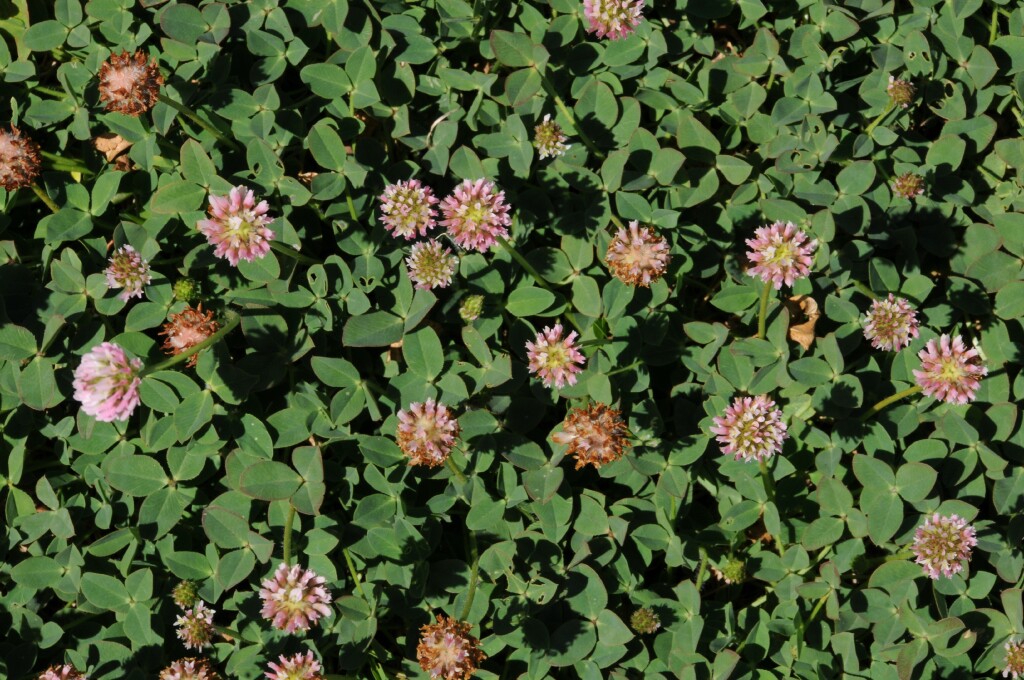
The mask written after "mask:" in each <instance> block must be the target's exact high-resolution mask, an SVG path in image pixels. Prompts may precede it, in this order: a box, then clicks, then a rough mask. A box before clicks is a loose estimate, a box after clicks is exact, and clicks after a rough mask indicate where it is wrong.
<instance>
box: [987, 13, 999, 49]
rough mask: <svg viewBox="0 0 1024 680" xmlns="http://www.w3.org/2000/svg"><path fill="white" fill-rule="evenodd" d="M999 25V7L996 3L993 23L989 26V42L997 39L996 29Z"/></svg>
mask: <svg viewBox="0 0 1024 680" xmlns="http://www.w3.org/2000/svg"><path fill="white" fill-rule="evenodd" d="M998 27H999V7H998V5H994V6H993V7H992V23H991V24H990V25H989V27H988V44H989V45H991V44H992V43H994V42H995V41H996V31H997V29H998Z"/></svg>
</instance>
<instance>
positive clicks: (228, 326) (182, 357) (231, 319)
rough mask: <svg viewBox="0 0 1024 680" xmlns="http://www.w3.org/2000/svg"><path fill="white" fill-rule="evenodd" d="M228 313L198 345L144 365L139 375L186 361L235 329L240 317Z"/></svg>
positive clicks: (144, 375)
mask: <svg viewBox="0 0 1024 680" xmlns="http://www.w3.org/2000/svg"><path fill="white" fill-rule="evenodd" d="M229 315H230V316H228V320H227V322H226V323H225V324H224V325H223V326H222V327H221V328H220V330H218V331H217V332H216V333H214V334H213V335H211V336H210V337H208V338H207V339H206V340H203V341H202V342H200V343H199V344H198V345H194V346H192V347H190V348H189V349H187V350H185V351H184V352H182V353H181V354H176V355H174V356H173V357H171V358H170V359H165V360H164V361H161V362H160V363H157V364H153V365H152V366H147V367H145V368H144V369H142V372H141V373H139V377H140V378H144V377H146V376H147V375H150V374H152V373H156V372H157V371H163V370H166V369H168V368H170V367H171V366H174V365H176V364H180V363H181V362H183V361H186V360H187V359H188V358H189V357H191V356H193V355H195V354H198V353H199V352H202V351H203V350H204V349H206V348H207V347H210V346H212V345H214V344H216V343H217V342H219V341H220V339H221V338H223V337H224V336H225V335H227V334H228V333H230V332H231V331H233V330H234V329H235V326H237V325H238V324H239V322H241V320H242V317H241V316H239V315H238V314H236V313H234V312H229Z"/></svg>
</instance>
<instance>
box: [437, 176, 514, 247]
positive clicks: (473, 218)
mask: <svg viewBox="0 0 1024 680" xmlns="http://www.w3.org/2000/svg"><path fill="white" fill-rule="evenodd" d="M508 211H509V206H508V204H507V203H505V192H504V191H498V189H497V188H496V187H495V186H494V182H489V181H487V180H486V179H477V180H472V179H467V180H464V181H463V182H462V184H460V185H459V186H457V187H455V190H454V191H452V193H451V195H450V196H447V197H446V198H445V199H444V200H443V201H441V215H442V217H444V219H443V220H441V225H442V226H444V227H445V228H446V229H447V230H448V234H449V235H450V236H451V237H452V240H453V241H455V243H456V245H458V246H459V247H460V248H468V249H470V250H478V251H480V252H486V251H488V250H490V249H491V246H493V245H494V244H495V243H497V242H498V238H507V237H508V228H509V226H510V225H511V224H512V218H511V217H510V216H509V214H508Z"/></svg>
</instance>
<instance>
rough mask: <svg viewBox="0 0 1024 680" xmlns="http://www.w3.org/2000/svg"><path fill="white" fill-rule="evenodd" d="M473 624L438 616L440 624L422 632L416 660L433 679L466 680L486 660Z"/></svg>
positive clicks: (435, 624) (427, 627)
mask: <svg viewBox="0 0 1024 680" xmlns="http://www.w3.org/2000/svg"><path fill="white" fill-rule="evenodd" d="M471 629H472V626H470V624H468V623H465V622H464V621H456V620H455V619H453V618H451V617H450V616H441V615H440V614H438V615H437V623H431V624H427V625H425V626H423V627H422V628H421V629H420V644H419V646H418V647H416V658H417V660H419V662H420V668H422V669H423V670H425V671H427V672H428V673H430V677H431V678H432V679H433V678H443V679H444V680H466V678H469V677H470V676H472V675H473V673H475V672H476V670H477V668H478V667H479V666H480V663H481V662H482V661H483V660H484V659H485V658H486V657H485V655H484V653H483V652H482V651H481V650H480V641H479V640H477V639H476V638H475V637H473V636H472V635H470V633H469V631H470V630H471Z"/></svg>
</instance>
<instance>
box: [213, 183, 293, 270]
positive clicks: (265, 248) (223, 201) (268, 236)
mask: <svg viewBox="0 0 1024 680" xmlns="http://www.w3.org/2000/svg"><path fill="white" fill-rule="evenodd" d="M269 209H270V206H268V205H267V202H266V201H260V202H259V203H257V202H256V195H255V194H254V193H253V191H252V189H248V188H246V187H244V186H237V187H235V188H234V189H232V190H231V191H230V192H228V195H227V196H214V195H213V194H210V207H209V213H210V218H209V219H205V220H199V223H198V224H197V225H196V226H197V227H198V229H199V231H200V232H202V233H203V235H204V236H206V240H207V241H209V242H210V245H212V246H213V247H214V250H213V254H214V255H216V256H217V257H223V258H225V259H227V261H228V262H230V263H231V265H232V266H235V267H237V266H238V261H239V260H245V261H246V262H252V261H253V260H257V259H259V258H262V257H264V256H265V255H266V254H267V253H269V252H270V242H271V241H273V240H274V232H273V231H272V230H270V229H269V228H268V227H267V225H268V224H270V223H271V222H273V221H274V218H273V217H270V216H269V215H267V211H268V210H269Z"/></svg>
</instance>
